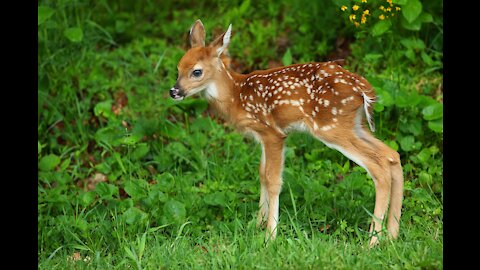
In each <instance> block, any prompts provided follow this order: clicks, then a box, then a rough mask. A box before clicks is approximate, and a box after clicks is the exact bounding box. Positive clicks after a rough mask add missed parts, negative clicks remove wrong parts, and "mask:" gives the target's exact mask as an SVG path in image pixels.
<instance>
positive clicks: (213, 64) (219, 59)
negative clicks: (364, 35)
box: [170, 20, 403, 246]
mask: <svg viewBox="0 0 480 270" xmlns="http://www.w3.org/2000/svg"><path fill="white" fill-rule="evenodd" d="M231 29H232V25H231V24H230V26H229V27H228V30H227V31H226V32H225V33H223V34H222V35H220V36H219V37H217V38H216V39H215V40H214V41H213V42H212V43H211V44H210V45H208V46H205V28H204V26H203V24H202V22H201V21H200V20H197V21H196V22H195V23H194V24H193V26H192V27H191V29H190V45H191V48H190V49H189V50H188V51H187V52H186V53H185V55H184V56H183V57H182V58H181V60H180V62H179V64H178V66H177V68H178V79H177V82H176V83H175V86H174V87H173V88H171V89H170V96H171V97H172V98H173V99H175V100H182V99H184V98H185V97H188V96H191V95H194V94H196V93H199V92H201V91H203V90H204V91H205V96H206V98H207V100H208V102H209V103H210V105H212V106H213V107H214V108H215V109H216V110H217V111H218V112H219V113H220V114H221V115H222V116H223V117H224V118H225V120H226V121H227V122H229V123H230V124H232V125H233V126H234V127H235V128H236V130H238V131H239V132H242V133H244V134H248V135H251V136H253V137H254V138H255V139H256V140H257V141H258V142H259V143H260V144H261V147H262V157H261V161H260V188H261V194H260V203H259V208H260V210H259V212H258V219H257V225H258V226H261V225H263V224H264V222H265V220H266V227H267V238H268V237H270V238H272V239H274V238H275V236H276V233H277V222H278V207H279V194H280V191H281V188H282V170H283V163H284V141H285V138H286V137H287V135H288V133H289V132H291V131H304V132H307V131H308V132H310V134H312V135H313V136H314V137H315V138H317V139H318V140H320V141H322V142H323V143H325V144H326V145H327V146H328V147H330V148H334V149H336V150H338V151H340V152H341V153H342V154H344V155H345V156H346V157H348V158H349V159H350V160H352V161H353V162H355V163H356V164H358V165H360V166H362V167H363V168H364V169H365V170H366V171H367V173H368V174H369V175H370V176H371V177H372V179H373V182H374V184H375V190H376V193H375V209H374V213H373V215H374V217H373V218H372V223H371V225H370V233H371V235H372V237H371V239H370V246H373V245H375V244H376V243H378V236H379V234H380V232H381V231H382V223H383V220H384V218H385V213H386V211H387V208H388V207H389V205H390V209H389V213H388V224H387V230H388V233H389V234H390V236H391V237H393V238H397V237H398V233H399V221H400V215H401V208H402V200H403V171H402V166H401V164H400V156H399V154H398V153H397V152H396V151H394V150H393V149H391V148H390V147H388V146H387V145H385V144H384V143H383V142H381V141H380V140H378V139H377V138H375V137H374V136H373V135H372V134H371V133H370V131H369V130H368V129H367V128H366V127H365V126H364V122H365V119H366V121H367V122H368V124H369V127H370V129H371V130H372V132H373V131H374V122H373V119H372V113H373V109H372V104H373V102H374V101H375V93H374V90H373V88H372V86H371V85H370V84H369V83H368V82H367V81H366V80H365V79H364V78H363V77H361V76H359V75H356V74H354V73H351V72H349V71H347V70H345V69H343V68H342V67H341V66H339V65H338V64H336V63H335V62H333V61H330V62H310V63H305V64H293V65H290V66H286V67H279V68H272V69H268V70H257V71H254V72H252V73H249V74H239V73H236V72H235V71H233V70H231V69H229V68H227V66H229V65H228V61H229V58H228V56H226V55H225V54H226V53H225V52H226V50H227V47H228V45H229V43H230V37H231ZM226 64H227V65H226Z"/></svg>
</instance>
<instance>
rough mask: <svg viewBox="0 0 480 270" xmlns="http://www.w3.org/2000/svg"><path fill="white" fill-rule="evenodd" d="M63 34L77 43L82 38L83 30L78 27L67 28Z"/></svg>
mask: <svg viewBox="0 0 480 270" xmlns="http://www.w3.org/2000/svg"><path fill="white" fill-rule="evenodd" d="M63 35H64V36H65V37H66V38H67V39H68V40H70V41H71V42H74V43H78V42H80V41H82V40H83V31H82V28H80V27H70V28H67V29H66V30H65V31H64V32H63Z"/></svg>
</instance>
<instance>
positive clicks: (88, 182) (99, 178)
mask: <svg viewBox="0 0 480 270" xmlns="http://www.w3.org/2000/svg"><path fill="white" fill-rule="evenodd" d="M106 181H107V176H106V175H104V174H102V173H95V174H94V175H93V177H89V178H87V179H84V180H80V181H78V182H77V187H79V188H83V189H84V190H85V191H90V190H94V189H95V186H96V185H97V184H98V183H100V182H106Z"/></svg>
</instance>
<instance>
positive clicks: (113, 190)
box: [95, 182, 118, 200]
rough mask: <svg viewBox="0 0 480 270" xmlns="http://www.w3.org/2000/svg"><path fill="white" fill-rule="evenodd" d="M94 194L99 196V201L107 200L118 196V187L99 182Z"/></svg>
mask: <svg viewBox="0 0 480 270" xmlns="http://www.w3.org/2000/svg"><path fill="white" fill-rule="evenodd" d="M95 192H96V193H97V194H98V195H99V196H100V198H101V199H104V200H108V199H111V198H112V197H113V195H118V187H117V186H114V185H112V184H107V183H105V182H101V183H98V184H97V185H96V186H95Z"/></svg>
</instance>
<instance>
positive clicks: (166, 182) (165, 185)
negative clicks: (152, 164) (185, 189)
mask: <svg viewBox="0 0 480 270" xmlns="http://www.w3.org/2000/svg"><path fill="white" fill-rule="evenodd" d="M155 178H156V180H157V186H158V188H159V189H160V190H161V191H163V192H169V191H171V190H173V187H174V186H175V178H174V177H173V175H172V174H170V173H168V172H165V173H162V174H161V175H159V176H156V177H155Z"/></svg>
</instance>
